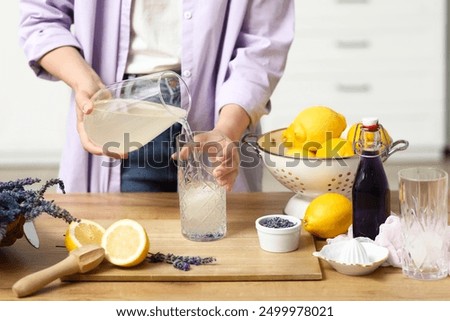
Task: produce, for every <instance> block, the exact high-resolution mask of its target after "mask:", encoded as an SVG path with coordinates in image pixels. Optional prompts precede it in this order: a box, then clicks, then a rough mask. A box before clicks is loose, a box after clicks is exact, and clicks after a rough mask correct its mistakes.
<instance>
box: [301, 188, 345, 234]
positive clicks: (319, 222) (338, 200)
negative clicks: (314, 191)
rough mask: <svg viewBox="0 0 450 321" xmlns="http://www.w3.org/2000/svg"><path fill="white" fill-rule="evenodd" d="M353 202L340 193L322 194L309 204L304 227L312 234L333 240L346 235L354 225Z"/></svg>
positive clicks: (304, 218)
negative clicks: (340, 235) (343, 234)
mask: <svg viewBox="0 0 450 321" xmlns="http://www.w3.org/2000/svg"><path fill="white" fill-rule="evenodd" d="M352 213H353V210H352V202H351V201H350V200H349V199H348V198H347V197H345V196H344V195H341V194H338V193H325V194H322V195H320V196H318V197H316V198H315V199H313V200H312V201H311V203H309V206H308V207H307V208H306V211H305V215H304V217H303V226H304V229H305V230H306V231H308V232H309V233H310V234H312V235H315V236H317V237H320V238H332V237H336V236H338V235H339V234H342V233H346V232H347V230H348V228H349V227H350V225H351V224H352V215H353V214H352Z"/></svg>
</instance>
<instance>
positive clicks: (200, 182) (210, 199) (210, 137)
mask: <svg viewBox="0 0 450 321" xmlns="http://www.w3.org/2000/svg"><path fill="white" fill-rule="evenodd" d="M176 142H177V162H178V194H179V201H180V218H181V233H182V234H183V236H184V237H185V238H187V239H189V240H192V241H213V240H218V239H221V238H223V237H224V236H225V234H226V231H227V214H226V190H225V187H223V186H220V185H219V184H218V183H217V181H216V179H215V178H214V176H213V170H214V168H215V167H216V166H218V165H219V161H218V160H217V157H219V156H220V154H221V153H222V147H223V144H224V142H225V138H224V137H223V136H222V135H220V134H218V133H215V132H194V133H192V134H191V135H189V134H186V133H182V134H180V135H178V136H177V139H176Z"/></svg>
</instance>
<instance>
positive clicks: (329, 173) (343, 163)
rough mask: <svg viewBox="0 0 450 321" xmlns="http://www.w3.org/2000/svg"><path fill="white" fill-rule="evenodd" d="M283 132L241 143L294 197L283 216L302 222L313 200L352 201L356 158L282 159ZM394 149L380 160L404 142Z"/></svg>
mask: <svg viewBox="0 0 450 321" xmlns="http://www.w3.org/2000/svg"><path fill="white" fill-rule="evenodd" d="M284 130H285V128H282V129H277V130H274V131H270V132H268V133H266V134H263V135H261V136H255V135H253V134H248V135H246V136H244V138H243V143H245V144H248V145H250V146H252V147H253V149H254V150H255V151H256V152H257V153H258V154H259V156H260V157H261V159H262V160H263V162H264V165H265V166H266V168H267V169H268V170H269V172H270V173H271V174H272V175H273V177H275V178H276V179H277V181H278V182H280V183H281V184H282V185H283V186H285V187H286V188H288V189H289V190H291V191H293V192H295V193H296V195H295V196H293V197H292V198H291V199H290V200H289V202H288V204H287V205H286V207H285V209H284V211H285V213H286V214H289V215H293V216H296V217H299V218H303V214H304V211H305V210H306V208H307V206H308V205H309V203H310V201H311V200H312V199H314V198H315V197H317V196H319V195H321V194H324V193H327V192H335V193H339V194H342V195H345V196H347V197H348V198H350V199H351V194H352V187H353V181H354V179H355V174H356V170H357V168H358V164H359V156H352V157H343V158H311V157H309V158H301V157H294V156H288V155H285V151H286V147H285V146H284V143H283V139H282V133H283V131H284ZM398 144H405V146H401V147H397V148H394V149H393V150H391V151H389V153H386V155H384V156H383V160H386V159H387V157H388V156H390V155H391V154H392V153H393V152H395V151H397V150H403V149H406V147H407V145H408V144H407V142H405V141H397V142H395V143H394V144H393V145H392V146H395V145H398Z"/></svg>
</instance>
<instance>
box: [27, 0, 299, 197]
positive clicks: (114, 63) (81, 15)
mask: <svg viewBox="0 0 450 321" xmlns="http://www.w3.org/2000/svg"><path fill="white" fill-rule="evenodd" d="M131 4H132V0H120V1H119V0H117V1H108V2H107V1H104V0H103V1H102V0H89V1H74V0H71V1H70V0H46V1H43V0H21V1H20V14H21V19H20V31H19V33H20V42H21V45H22V46H23V48H24V51H25V54H26V56H27V59H28V61H29V65H30V66H31V68H32V69H33V70H34V71H35V72H36V74H37V75H38V76H40V77H42V78H46V79H52V80H55V79H54V78H53V77H52V76H51V75H49V74H48V73H46V72H45V70H43V69H42V68H41V67H40V66H39V65H38V64H37V61H38V60H39V59H40V58H41V57H42V56H44V55H45V54H46V53H47V52H49V51H51V50H52V49H55V48H57V47H61V46H74V47H77V48H79V50H80V51H81V53H82V55H83V57H84V58H85V59H86V61H87V62H88V63H90V64H91V65H92V67H93V68H94V69H95V70H96V71H97V73H98V74H99V75H100V77H101V78H102V80H103V82H104V83H105V84H109V83H113V82H116V81H120V80H121V79H122V78H123V74H124V70H125V66H126V59H127V56H128V49H129V44H130V28H131V26H130V23H131V17H130V15H131ZM294 19H295V18H294V1H293V0H276V1H267V0H254V1H252V0H214V1H211V0H203V1H202V0H184V1H183V16H182V36H181V39H182V56H181V65H182V75H183V79H184V80H185V82H186V83H187V85H188V87H189V89H190V91H191V95H192V107H191V109H190V112H189V118H188V121H189V124H190V126H191V128H192V129H193V130H210V129H212V128H213V126H214V123H215V121H216V120H217V118H218V112H219V110H220V108H221V107H222V106H224V105H226V104H229V103H235V104H238V105H240V106H242V107H243V108H244V109H245V110H246V111H247V113H248V114H249V116H250V118H251V126H250V130H251V131H257V130H258V127H259V120H260V118H261V116H263V115H265V114H267V113H268V112H269V111H270V100H269V99H270V96H271V94H272V92H273V90H274V89H275V86H276V85H277V83H278V81H279V79H280V78H281V76H282V73H283V71H284V68H285V65H286V59H287V54H288V50H289V47H290V45H291V42H292V39H293V35H294ZM72 24H73V25H74V30H73V33H72V32H71V31H70V28H71V25H72ZM108 164H109V165H111V164H115V165H116V166H105V165H108ZM118 164H119V163H118V161H114V160H111V159H109V158H107V157H102V156H94V155H91V154H89V153H87V152H85V151H84V149H83V147H82V146H81V144H80V141H79V137H78V133H77V131H76V115H75V109H74V100H73V97H72V99H71V108H70V112H69V115H68V123H67V139H66V143H65V146H64V149H63V154H62V159H61V165H60V178H61V179H62V180H63V181H64V183H65V185H66V190H67V192H118V191H120V166H118ZM260 169H261V168H260V167H258V168H254V169H244V170H240V173H239V177H238V179H237V181H236V184H235V188H234V190H235V191H255V190H259V189H260V187H261V186H260V178H261V170H260Z"/></svg>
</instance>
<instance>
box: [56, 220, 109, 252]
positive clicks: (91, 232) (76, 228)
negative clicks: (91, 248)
mask: <svg viewBox="0 0 450 321" xmlns="http://www.w3.org/2000/svg"><path fill="white" fill-rule="evenodd" d="M104 233H105V228H104V227H103V226H101V225H100V224H98V223H97V222H94V221H91V220H86V219H82V220H80V221H79V222H75V221H73V222H72V223H70V224H69V227H68V229H67V231H66V236H65V239H64V244H65V246H66V249H67V250H68V251H72V250H75V249H77V248H79V247H81V246H82V245H86V244H96V245H101V243H102V237H103V234H104Z"/></svg>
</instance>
